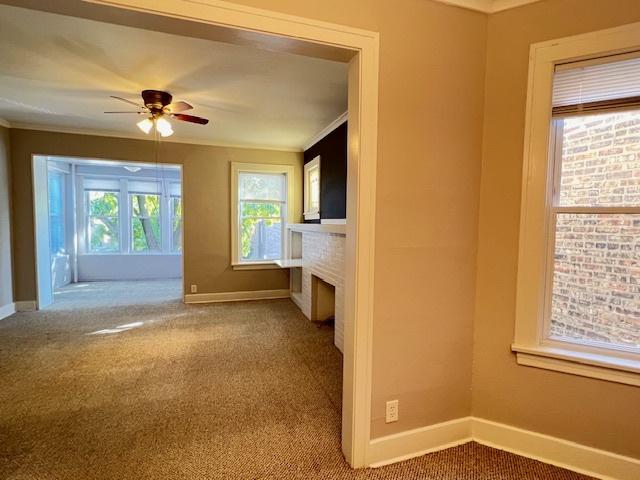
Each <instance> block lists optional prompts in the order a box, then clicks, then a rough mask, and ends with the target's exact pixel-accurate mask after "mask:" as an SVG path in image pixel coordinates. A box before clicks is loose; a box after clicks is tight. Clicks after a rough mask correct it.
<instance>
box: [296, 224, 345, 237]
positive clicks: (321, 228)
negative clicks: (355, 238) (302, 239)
mask: <svg viewBox="0 0 640 480" xmlns="http://www.w3.org/2000/svg"><path fill="white" fill-rule="evenodd" d="M287 229H289V230H291V231H294V232H317V233H334V234H338V235H346V234H347V226H346V225H344V224H339V225H336V224H328V223H289V224H287Z"/></svg>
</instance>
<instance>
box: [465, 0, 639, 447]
mask: <svg viewBox="0 0 640 480" xmlns="http://www.w3.org/2000/svg"><path fill="white" fill-rule="evenodd" d="M605 4H606V6H605ZM637 21H640V2H638V1H637V0H607V1H606V2H603V1H602V0H552V1H543V2H540V3H536V4H532V5H529V6H526V7H522V8H516V9H514V10H509V11H506V12H503V13H499V14H495V15H492V16H490V18H489V36H488V54H487V61H488V63H487V78H486V82H485V85H486V96H485V131H484V153H483V162H482V187H481V202H480V205H481V207H480V229H479V247H478V276H477V290H476V318H475V338H474V345H475V348H474V370H473V372H474V375H473V414H474V415H476V416H480V417H484V418H488V419H492V420H496V421H499V422H504V423H507V424H511V425H516V426H518V427H522V428H526V429H530V430H534V431H537V432H542V433H546V434H549V435H554V436H558V437H561V438H565V439H569V440H573V441H576V442H579V443H583V444H586V445H591V446H594V447H597V448H602V449H606V450H611V451H614V452H617V453H621V454H626V455H631V456H635V457H640V442H639V441H638V429H639V428H640V408H639V406H640V389H638V388H637V387H631V386H625V385H620V384H615V383H609V382H605V381H600V380H594V379H588V378H584V377H577V376H572V375H567V374H563V373H558V372H551V371H547V370H540V369H534V368H530V367H523V366H518V365H517V364H516V361H515V357H514V355H513V354H512V353H511V352H510V350H509V347H510V344H511V342H512V340H513V329H514V310H515V285H516V273H517V271H516V269H517V255H518V233H519V220H520V218H519V217H520V215H519V214H520V210H519V209H520V179H521V177H520V176H521V168H522V152H523V136H524V116H525V97H526V88H527V68H528V60H529V59H528V54H529V45H530V44H531V43H534V42H539V41H543V40H550V39H553V38H560V37H564V36H569V35H574V34H578V33H584V32H590V31H595V30H599V29H604V28H609V27H613V26H617V25H621V24H625V23H631V22H637Z"/></svg>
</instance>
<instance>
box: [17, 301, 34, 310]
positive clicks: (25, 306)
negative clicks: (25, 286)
mask: <svg viewBox="0 0 640 480" xmlns="http://www.w3.org/2000/svg"><path fill="white" fill-rule="evenodd" d="M37 306H38V304H37V302H36V301H35V300H21V301H19V302H16V311H17V312H35V311H36V310H37V309H38V308H37Z"/></svg>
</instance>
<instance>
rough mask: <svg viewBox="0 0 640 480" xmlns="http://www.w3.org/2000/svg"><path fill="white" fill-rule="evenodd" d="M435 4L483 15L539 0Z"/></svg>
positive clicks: (466, 0)
mask: <svg viewBox="0 0 640 480" xmlns="http://www.w3.org/2000/svg"><path fill="white" fill-rule="evenodd" d="M435 1H436V2H440V3H446V4H448V5H453V6H456V7H462V8H467V9H469V10H475V11H476V12H483V13H497V12H502V11H504V10H510V9H512V8H516V7H521V6H523V5H528V4H529V3H536V2H539V1H540V0H435Z"/></svg>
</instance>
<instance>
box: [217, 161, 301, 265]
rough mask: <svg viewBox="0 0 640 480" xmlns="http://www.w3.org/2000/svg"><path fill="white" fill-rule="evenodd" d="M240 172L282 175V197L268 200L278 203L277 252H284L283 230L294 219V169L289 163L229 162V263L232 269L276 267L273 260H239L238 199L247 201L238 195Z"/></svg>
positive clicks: (239, 214) (239, 202)
mask: <svg viewBox="0 0 640 480" xmlns="http://www.w3.org/2000/svg"><path fill="white" fill-rule="evenodd" d="M243 174H257V175H260V174H281V175H283V176H284V192H283V193H284V198H278V199H270V200H267V201H269V202H279V203H280V204H281V216H280V228H281V246H280V254H281V255H283V254H284V251H285V245H284V242H285V234H284V232H285V229H286V224H287V223H288V222H291V221H292V220H293V219H294V202H293V199H294V198H295V196H294V191H295V179H294V168H293V166H292V165H273V164H260V163H240V162H232V163H231V178H230V181H231V209H230V210H231V265H232V267H233V268H234V269H235V270H243V269H254V268H257V269H260V268H279V267H278V266H277V265H276V264H275V259H269V260H264V261H254V260H242V258H241V254H240V252H241V247H240V238H241V235H240V228H241V224H240V216H241V211H240V204H241V201H249V200H248V199H241V198H240V187H239V182H240V177H241V175H243ZM256 200H257V201H265V200H264V199H256Z"/></svg>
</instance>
